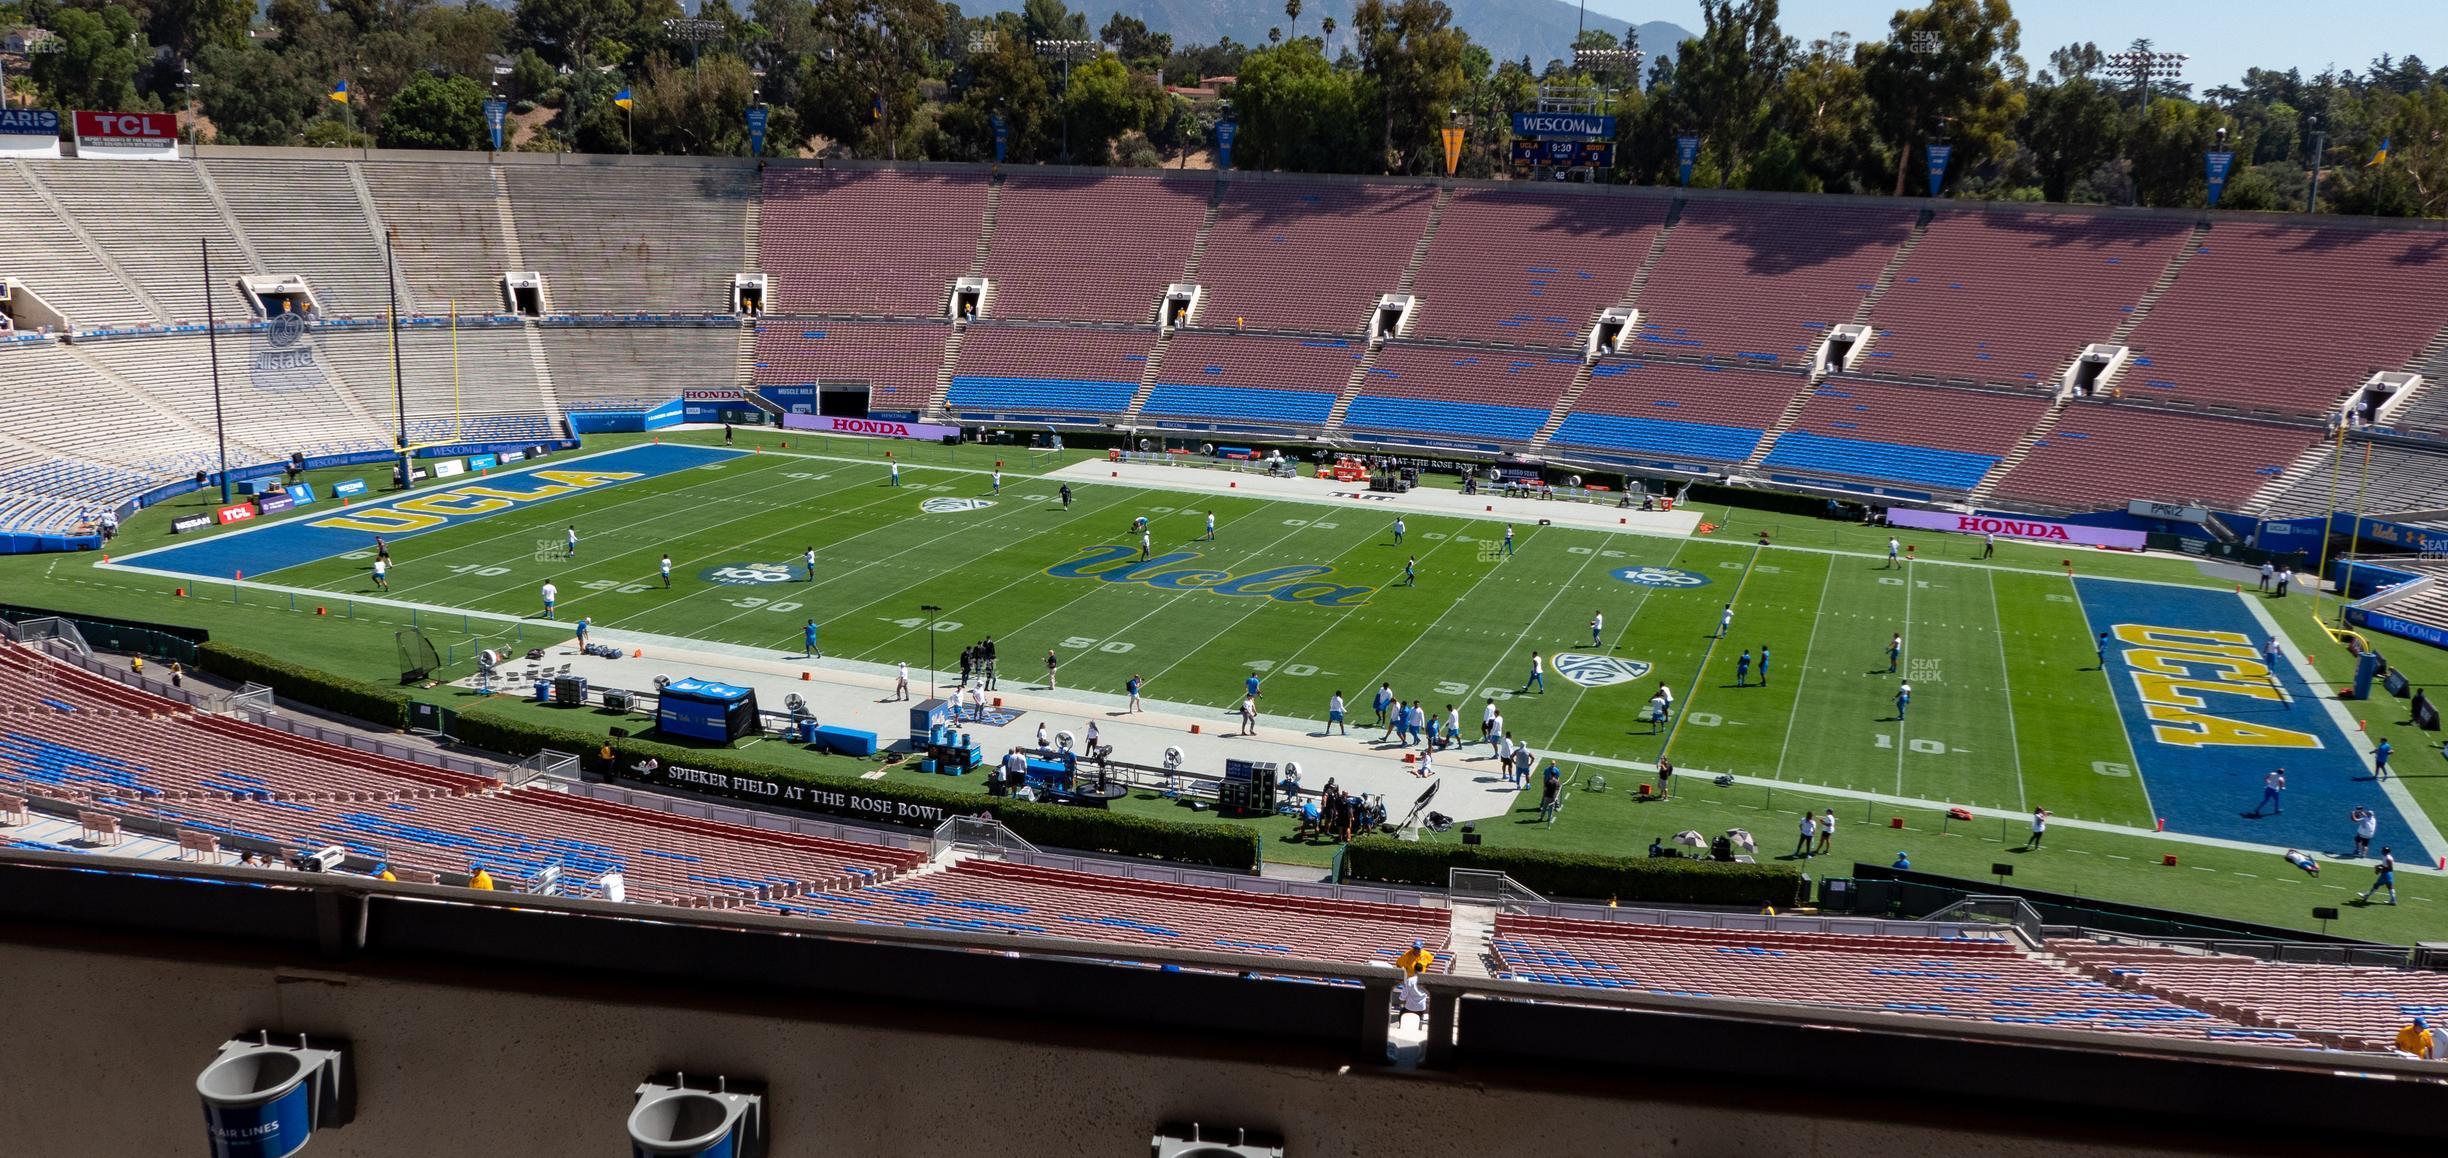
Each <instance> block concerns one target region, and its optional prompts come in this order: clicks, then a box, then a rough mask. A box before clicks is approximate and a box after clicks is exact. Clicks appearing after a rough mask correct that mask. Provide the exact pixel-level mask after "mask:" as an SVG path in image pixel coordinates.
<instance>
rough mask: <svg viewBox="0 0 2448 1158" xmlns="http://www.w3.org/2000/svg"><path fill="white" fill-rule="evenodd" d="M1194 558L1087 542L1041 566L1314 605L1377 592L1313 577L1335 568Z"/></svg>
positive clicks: (1064, 573)
mask: <svg viewBox="0 0 2448 1158" xmlns="http://www.w3.org/2000/svg"><path fill="white" fill-rule="evenodd" d="M1199 558H1200V556H1199V555H1198V553H1197V552H1195V551H1171V552H1167V553H1166V554H1162V555H1158V556H1156V557H1155V558H1152V559H1149V560H1147V561H1146V562H1144V563H1143V562H1140V561H1139V548H1137V547H1128V546H1121V545H1118V544H1117V545H1114V546H1107V547H1090V548H1088V549H1087V550H1084V551H1081V552H1080V553H1079V554H1078V555H1077V556H1075V557H1073V558H1071V559H1069V560H1067V561H1065V562H1062V563H1057V564H1055V565H1054V566H1052V567H1048V568H1046V570H1045V573H1046V574H1048V575H1051V576H1053V577H1055V578H1057V579H1102V580H1104V581H1105V582H1107V583H1143V584H1146V585H1147V586H1150V587H1154V588H1157V589H1158V590H1162V591H1211V592H1214V593H1215V594H1217V595H1228V596H1234V597H1237V598H1242V599H1272V600H1274V601H1276V602H1278V603H1308V604H1314V605H1316V606H1319V607H1358V606H1360V605H1361V604H1363V603H1366V602H1368V600H1369V596H1371V595H1374V594H1376V593H1377V589H1376V588H1374V587H1347V586H1345V585H1343V584H1340V583H1325V582H1315V580H1318V579H1321V578H1322V577H1324V576H1328V575H1332V574H1334V573H1335V569H1334V568H1332V567H1322V566H1318V565H1317V564H1314V563H1311V564H1303V565H1299V566H1293V567H1272V568H1269V569H1267V570H1264V571H1253V572H1250V573H1248V574H1246V575H1243V574H1236V573H1234V572H1231V571H1217V570H1212V569H1209V568H1205V567H1199V566H1195V564H1196V563H1197V562H1198V560H1199Z"/></svg>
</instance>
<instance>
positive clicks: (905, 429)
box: [782, 414, 960, 442]
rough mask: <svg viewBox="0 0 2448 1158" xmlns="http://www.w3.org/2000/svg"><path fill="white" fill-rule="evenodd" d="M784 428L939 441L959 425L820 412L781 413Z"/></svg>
mask: <svg viewBox="0 0 2448 1158" xmlns="http://www.w3.org/2000/svg"><path fill="white" fill-rule="evenodd" d="M782 428H783V429H785V430H813V431H815V432H816V433H818V434H850V435H857V436H859V437H861V438H916V439H923V440H925V441H928V442H941V441H943V440H944V439H947V438H955V437H958V436H959V435H960V427H957V426H938V425H936V424H934V423H931V422H889V421H886V420H884V419H881V418H834V417H831V416H828V415H823V414H785V415H783V416H782Z"/></svg>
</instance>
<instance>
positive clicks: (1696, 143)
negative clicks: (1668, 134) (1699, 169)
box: [1675, 133, 1700, 187]
mask: <svg viewBox="0 0 2448 1158" xmlns="http://www.w3.org/2000/svg"><path fill="white" fill-rule="evenodd" d="M1699 159H1700V138H1699V137H1697V136H1695V135H1693V134H1691V133H1685V134H1683V135H1682V136H1680V137H1676V138H1675V168H1676V169H1677V170H1680V171H1681V173H1682V175H1683V176H1682V181H1683V184H1684V186H1685V187H1689V186H1690V185H1691V171H1692V162H1694V161H1697V160H1699Z"/></svg>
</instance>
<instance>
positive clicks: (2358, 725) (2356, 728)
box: [2355, 720, 2371, 732]
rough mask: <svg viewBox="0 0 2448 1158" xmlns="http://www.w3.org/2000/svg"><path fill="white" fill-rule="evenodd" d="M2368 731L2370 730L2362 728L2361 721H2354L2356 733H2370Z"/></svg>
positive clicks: (2362, 723)
mask: <svg viewBox="0 0 2448 1158" xmlns="http://www.w3.org/2000/svg"><path fill="white" fill-rule="evenodd" d="M2370 730H2371V729H2370V728H2368V727H2366V726H2364V722H2363V721H2361V720H2356V721H2355V731H2358V732H2368V731H2370Z"/></svg>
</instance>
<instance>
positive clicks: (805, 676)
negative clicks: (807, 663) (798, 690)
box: [799, 671, 816, 683]
mask: <svg viewBox="0 0 2448 1158" xmlns="http://www.w3.org/2000/svg"><path fill="white" fill-rule="evenodd" d="M815 678H816V673H814V672H804V671H803V672H800V673H799V682H801V683H806V682H807V681H809V680H812V679H815Z"/></svg>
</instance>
